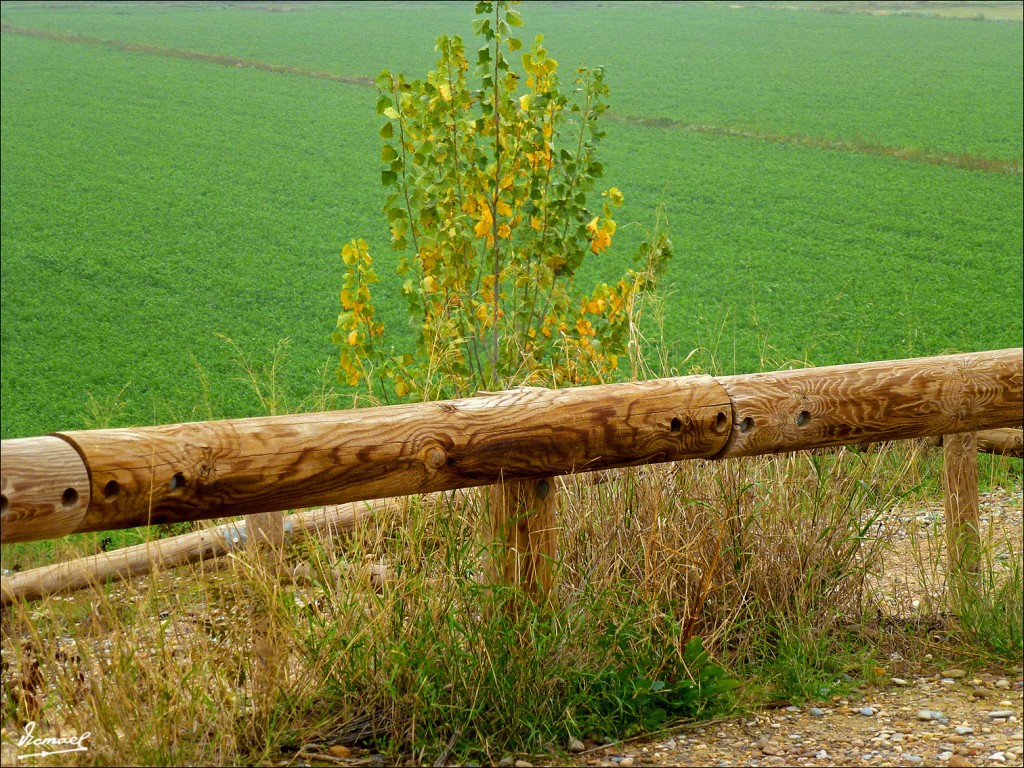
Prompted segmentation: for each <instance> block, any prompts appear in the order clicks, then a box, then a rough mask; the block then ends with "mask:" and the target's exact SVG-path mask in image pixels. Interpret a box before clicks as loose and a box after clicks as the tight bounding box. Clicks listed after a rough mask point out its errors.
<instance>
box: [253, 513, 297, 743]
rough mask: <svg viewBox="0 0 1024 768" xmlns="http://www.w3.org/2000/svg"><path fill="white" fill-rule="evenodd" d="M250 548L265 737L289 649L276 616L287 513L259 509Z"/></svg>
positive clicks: (256, 675)
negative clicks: (259, 581) (257, 580)
mask: <svg viewBox="0 0 1024 768" xmlns="http://www.w3.org/2000/svg"><path fill="white" fill-rule="evenodd" d="M246 527H247V531H248V537H247V538H248V541H247V544H248V547H249V550H250V554H251V557H252V561H253V563H254V565H255V568H256V570H255V577H256V578H257V579H259V580H261V581H262V583H261V584H258V585H257V587H256V595H255V598H254V603H253V608H252V617H251V626H252V656H251V658H252V687H253V692H252V693H253V707H254V720H253V725H254V727H255V729H256V730H255V732H254V736H255V737H256V738H257V739H259V740H262V739H263V738H264V737H265V729H266V728H267V727H268V723H269V718H270V713H271V711H272V710H273V707H274V703H275V701H276V698H277V695H278V692H279V691H280V689H281V687H282V685H283V684H284V682H285V673H286V669H285V666H286V659H287V658H288V651H287V648H286V647H285V645H284V640H283V637H282V635H283V633H282V632H281V627H280V623H279V621H278V620H277V618H276V612H277V602H278V599H279V597H280V595H279V591H280V589H281V576H282V570H283V564H284V513H283V512H260V513H258V514H255V515H252V516H251V517H250V518H249V519H248V520H247V521H246Z"/></svg>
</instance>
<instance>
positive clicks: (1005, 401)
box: [716, 348, 1024, 458]
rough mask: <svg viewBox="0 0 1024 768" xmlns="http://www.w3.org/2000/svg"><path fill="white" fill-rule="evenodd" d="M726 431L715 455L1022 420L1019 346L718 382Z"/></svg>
mask: <svg viewBox="0 0 1024 768" xmlns="http://www.w3.org/2000/svg"><path fill="white" fill-rule="evenodd" d="M718 380H719V381H720V382H721V384H722V386H724V387H725V389H726V391H727V392H728V393H729V397H730V398H731V400H732V407H733V411H732V422H733V423H732V433H731V435H730V438H729V442H728V443H727V444H726V446H725V448H724V449H723V450H722V452H721V453H719V454H718V456H716V458H732V457H736V456H755V455H759V454H766V453H780V452H786V451H796V450H805V449H810V448H827V447H830V446H837V445H850V444H855V443H864V442H874V441H880V440H903V439H908V438H912V437H926V436H929V435H941V434H954V433H958V432H970V431H976V430H979V429H992V428H998V427H1008V426H1013V425H1016V424H1020V423H1021V420H1022V416H1024V395H1022V388H1024V351H1022V350H1021V349H1019V348H1018V349H1004V350H999V351H995V352H978V353H974V354H965V355H944V356H941V357H926V358H917V359H913V360H892V361H886V362H877V363H863V364H858V365H837V366H831V367H827V368H806V369H802V370H796V371H781V372H778V373H756V374H749V375H743V376H728V377H721V378H719V379H718Z"/></svg>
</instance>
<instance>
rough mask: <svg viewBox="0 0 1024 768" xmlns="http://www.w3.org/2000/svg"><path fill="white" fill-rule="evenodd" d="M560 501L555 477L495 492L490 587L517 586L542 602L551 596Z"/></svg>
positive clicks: (512, 483)
mask: <svg viewBox="0 0 1024 768" xmlns="http://www.w3.org/2000/svg"><path fill="white" fill-rule="evenodd" d="M557 497H558V492H557V490H556V484H555V478H553V477H545V478H537V479H532V480H509V481H508V482H505V483H499V484H496V485H492V486H491V487H490V500H489V501H490V503H489V505H488V506H489V509H488V523H489V524H488V525H487V526H486V530H485V531H484V540H485V542H486V546H487V563H486V565H485V568H484V582H485V583H487V584H500V585H505V586H516V587H519V588H520V589H522V590H523V591H524V592H525V593H526V594H528V595H531V596H533V597H535V598H536V599H538V600H543V599H544V598H546V597H547V596H548V594H549V593H550V592H551V588H552V586H553V585H554V571H553V566H554V562H555V554H556V551H557V548H558V527H557V522H556V520H555V508H556V503H557V501H556V500H557Z"/></svg>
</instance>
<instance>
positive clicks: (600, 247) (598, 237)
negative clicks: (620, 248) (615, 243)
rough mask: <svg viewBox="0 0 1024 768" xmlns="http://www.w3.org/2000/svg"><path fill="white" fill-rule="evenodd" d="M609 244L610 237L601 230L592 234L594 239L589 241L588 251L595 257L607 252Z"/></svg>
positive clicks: (610, 242)
mask: <svg viewBox="0 0 1024 768" xmlns="http://www.w3.org/2000/svg"><path fill="white" fill-rule="evenodd" d="M611 244H612V236H611V235H610V234H608V232H606V231H605V230H603V229H602V230H600V231H599V232H594V238H593V239H592V240H591V241H590V250H591V251H593V253H594V254H595V255H596V254H598V253H601V251H604V250H607V248H608V246H609V245H611Z"/></svg>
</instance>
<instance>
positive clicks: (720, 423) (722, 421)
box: [715, 411, 729, 432]
mask: <svg viewBox="0 0 1024 768" xmlns="http://www.w3.org/2000/svg"><path fill="white" fill-rule="evenodd" d="M728 423H729V417H728V416H726V415H725V411H719V412H718V415H717V416H715V431H716V432H721V431H722V430H723V429H725V425H726V424H728Z"/></svg>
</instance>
